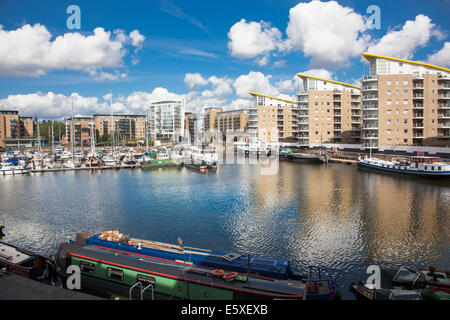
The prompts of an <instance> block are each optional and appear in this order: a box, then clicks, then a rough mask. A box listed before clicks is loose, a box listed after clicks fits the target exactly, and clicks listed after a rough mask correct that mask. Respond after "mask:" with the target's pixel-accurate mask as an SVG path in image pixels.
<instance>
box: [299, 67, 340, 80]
mask: <svg viewBox="0 0 450 320" xmlns="http://www.w3.org/2000/svg"><path fill="white" fill-rule="evenodd" d="M300 73H303V74H306V75H308V76H313V77H318V78H323V79H330V80H333V73H332V72H330V71H328V70H326V69H309V70H306V71H303V72H300Z"/></svg>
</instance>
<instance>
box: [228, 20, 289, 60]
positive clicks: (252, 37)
mask: <svg viewBox="0 0 450 320" xmlns="http://www.w3.org/2000/svg"><path fill="white" fill-rule="evenodd" d="M228 38H229V40H230V41H229V42H228V48H229V49H230V55H231V56H233V57H236V58H239V59H248V58H255V57H257V56H259V55H266V54H267V53H269V52H270V51H272V50H275V49H277V48H279V47H280V45H281V32H280V30H278V29H277V28H274V27H271V26H270V24H269V23H267V22H264V21H261V22H254V21H252V22H248V23H247V22H246V20H245V19H242V20H241V21H239V22H236V23H235V24H234V25H233V26H232V27H231V29H230V31H229V32H228ZM262 59H263V60H262V63H264V62H266V64H267V61H265V60H264V57H263V58H262ZM266 60H267V58H266Z"/></svg>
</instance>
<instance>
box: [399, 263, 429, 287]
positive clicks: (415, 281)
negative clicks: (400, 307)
mask: <svg viewBox="0 0 450 320" xmlns="http://www.w3.org/2000/svg"><path fill="white" fill-rule="evenodd" d="M426 282H427V281H426V279H425V276H424V274H423V273H422V272H420V271H419V270H417V269H415V268H412V267H402V268H400V269H399V270H398V272H397V274H396V275H395V277H394V278H393V279H392V283H393V284H394V285H399V286H406V287H408V288H411V289H416V288H424V287H425V285H426Z"/></svg>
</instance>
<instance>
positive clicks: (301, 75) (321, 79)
mask: <svg viewBox="0 0 450 320" xmlns="http://www.w3.org/2000/svg"><path fill="white" fill-rule="evenodd" d="M297 76H298V77H300V78H302V79H304V78H311V79H316V80H320V81H325V82H331V83H336V84H340V85H342V86H346V87H350V88H355V89H358V90H361V87H358V86H355V85H353V84H348V83H345V82H339V81H335V80H330V79H324V78H319V77H314V76H310V75H308V74H304V73H297Z"/></svg>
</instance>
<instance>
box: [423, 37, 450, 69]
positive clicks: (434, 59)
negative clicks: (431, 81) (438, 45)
mask: <svg viewBox="0 0 450 320" xmlns="http://www.w3.org/2000/svg"><path fill="white" fill-rule="evenodd" d="M428 61H429V62H430V63H432V64H435V65H437V66H441V67H446V68H449V67H450V42H446V43H445V44H444V46H443V47H442V49H441V50H439V51H438V52H436V53H433V54H431V55H429V56H428Z"/></svg>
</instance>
